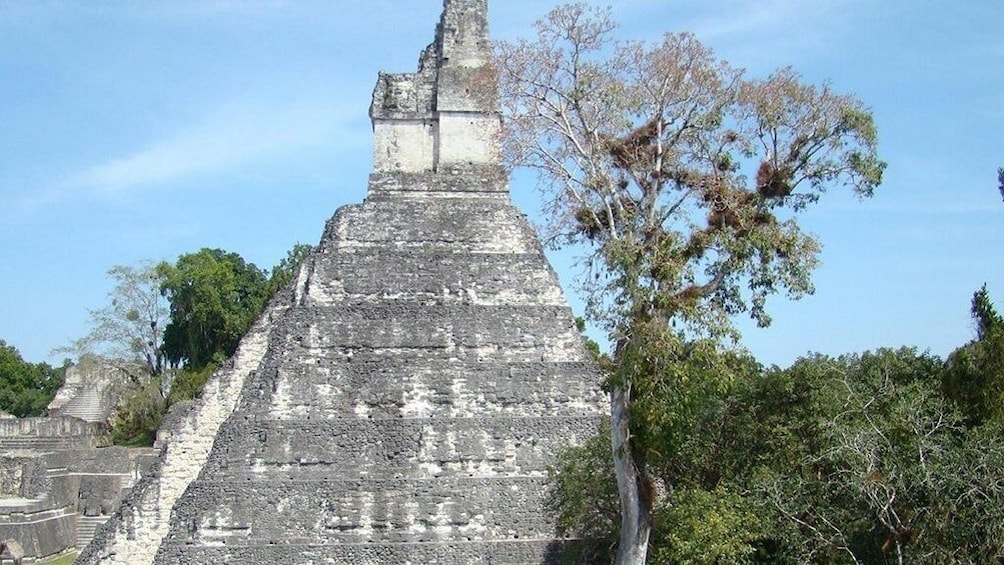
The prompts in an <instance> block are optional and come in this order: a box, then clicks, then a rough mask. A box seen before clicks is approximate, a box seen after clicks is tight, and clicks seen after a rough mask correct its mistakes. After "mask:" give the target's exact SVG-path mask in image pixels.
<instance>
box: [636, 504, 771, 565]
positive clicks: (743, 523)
mask: <svg viewBox="0 0 1004 565" xmlns="http://www.w3.org/2000/svg"><path fill="white" fill-rule="evenodd" d="M655 523H656V524H657V531H656V534H655V536H654V538H653V547H654V551H653V552H652V559H651V561H650V562H651V563H652V564H653V565H663V564H665V565H671V564H672V565H676V564H679V565H684V564H687V565H689V564H699V563H722V564H725V563H730V564H733V563H735V564H738V563H753V562H756V561H755V559H754V558H755V557H756V555H755V553H756V547H755V546H754V543H755V542H756V541H757V540H759V539H761V538H764V537H768V536H769V535H770V534H771V529H770V528H771V526H772V524H771V523H770V516H769V514H765V513H763V511H762V509H761V508H760V507H759V505H758V504H757V501H756V500H754V499H752V498H751V497H746V496H743V495H741V494H738V493H733V492H729V490H728V489H726V488H724V487H719V488H716V489H715V490H712V491H706V490H702V489H699V488H684V489H681V490H679V491H677V492H674V493H673V495H672V503H671V504H664V505H662V506H661V507H660V508H658V509H657V516H656V520H655Z"/></svg>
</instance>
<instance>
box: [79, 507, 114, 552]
mask: <svg viewBox="0 0 1004 565" xmlns="http://www.w3.org/2000/svg"><path fill="white" fill-rule="evenodd" d="M107 521H108V516H84V515H80V516H79V517H78V518H77V544H76V547H77V549H83V548H85V547H87V544H89V543H90V542H91V539H92V538H94V532H96V531H97V530H98V528H100V527H101V525H102V524H104V523H105V522H107Z"/></svg>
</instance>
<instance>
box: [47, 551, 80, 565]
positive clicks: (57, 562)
mask: <svg viewBox="0 0 1004 565" xmlns="http://www.w3.org/2000/svg"><path fill="white" fill-rule="evenodd" d="M77 555H80V554H79V553H77V552H73V553H67V554H66V555H60V556H59V557H54V558H52V559H46V560H44V561H38V563H39V564H40V565H73V560H74V559H76V558H77Z"/></svg>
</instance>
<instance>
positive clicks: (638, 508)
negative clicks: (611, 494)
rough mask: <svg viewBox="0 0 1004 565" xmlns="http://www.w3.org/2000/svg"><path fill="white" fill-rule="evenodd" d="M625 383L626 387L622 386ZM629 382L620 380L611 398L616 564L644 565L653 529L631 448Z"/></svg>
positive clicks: (644, 492) (646, 498)
mask: <svg viewBox="0 0 1004 565" xmlns="http://www.w3.org/2000/svg"><path fill="white" fill-rule="evenodd" d="M625 385H627V386H625ZM630 394H631V392H630V385H629V384H627V383H622V385H621V386H618V387H616V388H614V391H613V393H612V394H611V397H610V420H611V432H610V433H611V435H612V437H611V444H612V445H613V456H614V472H615V473H616V474H617V491H618V492H619V493H620V500H621V532H620V542H619V543H618V544H617V561H616V563H617V565H645V559H646V556H647V554H648V536H649V532H650V531H651V528H652V508H651V499H650V498H649V496H648V489H647V488H645V483H644V481H645V478H644V477H642V476H641V473H640V471H639V469H638V465H637V463H636V462H635V460H634V456H633V454H632V450H631V444H630V439H631V431H630V427H629V418H628V398H629V397H630Z"/></svg>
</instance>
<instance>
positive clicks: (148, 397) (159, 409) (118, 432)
mask: <svg viewBox="0 0 1004 565" xmlns="http://www.w3.org/2000/svg"><path fill="white" fill-rule="evenodd" d="M166 412H167V402H166V401H165V400H164V397H163V395H161V392H160V379H159V378H154V379H150V380H149V381H147V382H146V383H145V384H143V385H142V386H141V387H139V388H138V389H136V390H135V391H134V392H133V393H132V394H130V395H129V396H128V397H127V398H126V400H125V402H123V403H122V404H120V405H119V407H118V409H117V410H116V411H115V414H114V416H112V422H111V436H112V442H113V443H114V444H115V445H124V446H128V447H145V446H150V445H153V442H154V440H156V439H157V429H158V428H160V421H161V420H162V419H163V418H164V414H165V413H166Z"/></svg>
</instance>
